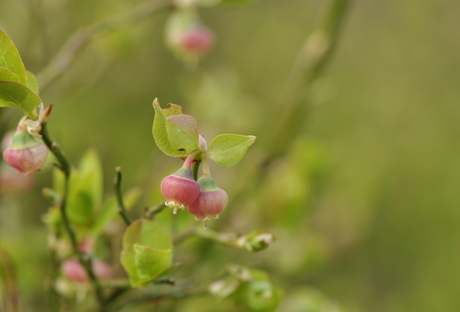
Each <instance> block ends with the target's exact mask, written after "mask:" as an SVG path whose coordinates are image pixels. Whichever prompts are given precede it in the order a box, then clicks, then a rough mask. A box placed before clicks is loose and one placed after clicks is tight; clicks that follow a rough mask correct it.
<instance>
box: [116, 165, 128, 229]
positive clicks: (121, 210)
mask: <svg viewBox="0 0 460 312" xmlns="http://www.w3.org/2000/svg"><path fill="white" fill-rule="evenodd" d="M115 171H116V173H117V175H116V176H115V178H114V179H113V188H114V190H115V195H116V197H117V202H118V213H119V214H120V216H121V217H122V218H123V220H124V221H125V223H126V225H128V226H129V225H130V224H131V223H132V221H131V219H130V218H129V216H128V213H127V212H126V207H125V204H124V203H123V195H122V193H121V177H122V176H121V168H120V167H116V168H115Z"/></svg>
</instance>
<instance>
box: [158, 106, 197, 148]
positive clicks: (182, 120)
mask: <svg viewBox="0 0 460 312" xmlns="http://www.w3.org/2000/svg"><path fill="white" fill-rule="evenodd" d="M169 106H170V107H169V108H161V106H160V103H159V101H158V99H155V100H154V101H153V108H154V109H155V117H154V119H153V127H152V134H153V138H154V139H155V143H156V144H157V146H158V148H159V149H160V150H161V151H162V152H163V153H165V154H166V155H169V156H173V157H180V156H186V155H189V154H191V153H192V152H194V151H196V150H198V137H199V134H198V123H197V122H196V120H195V119H194V118H193V117H192V116H189V115H184V114H183V113H182V108H181V107H180V106H179V105H175V104H169Z"/></svg>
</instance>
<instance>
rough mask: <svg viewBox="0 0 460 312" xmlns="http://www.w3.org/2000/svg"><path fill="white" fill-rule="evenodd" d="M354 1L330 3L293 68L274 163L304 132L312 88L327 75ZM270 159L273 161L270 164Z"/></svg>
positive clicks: (285, 92) (282, 96) (282, 98)
mask: <svg viewBox="0 0 460 312" xmlns="http://www.w3.org/2000/svg"><path fill="white" fill-rule="evenodd" d="M350 2H351V0H330V1H329V2H328V4H327V6H326V9H325V11H324V13H323V15H322V17H321V18H320V20H319V23H318V24H317V26H316V28H315V30H313V32H312V33H311V34H310V35H309V36H308V37H307V39H306V41H305V43H304V44H303V46H302V48H301V49H300V51H299V53H298V54H297V57H296V59H295V61H294V63H293V65H292V68H291V71H290V74H289V76H288V78H287V80H286V83H285V86H284V88H283V90H282V92H281V94H280V98H279V101H278V102H279V103H283V108H285V109H284V110H283V112H284V116H282V119H281V121H280V122H279V123H278V127H277V128H276V129H275V136H274V140H273V141H272V142H273V143H274V144H273V146H272V149H271V156H270V159H275V158H277V157H279V156H280V155H281V154H283V153H284V152H285V150H286V149H287V148H288V145H289V144H290V142H292V139H290V138H291V136H295V134H296V133H297V132H298V131H299V130H300V127H301V126H302V124H303V122H304V121H305V119H306V117H307V116H308V112H309V110H308V106H309V105H308V101H307V100H306V95H307V93H308V91H309V88H310V86H311V85H312V83H313V82H314V81H316V80H317V79H318V77H319V76H320V75H321V74H322V72H323V71H324V68H325V67H326V65H327V63H328V62H329V60H330V58H331V55H332V52H333V51H334V50H335V48H336V46H337V44H338V41H339V35H340V30H341V28H340V26H341V25H342V22H343V20H344V17H345V13H346V10H347V8H348V6H349V4H350ZM270 159H269V161H270Z"/></svg>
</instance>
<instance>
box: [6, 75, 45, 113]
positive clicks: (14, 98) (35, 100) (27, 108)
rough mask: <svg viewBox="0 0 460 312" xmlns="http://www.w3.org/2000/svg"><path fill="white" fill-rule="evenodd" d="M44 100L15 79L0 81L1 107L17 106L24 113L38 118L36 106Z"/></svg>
mask: <svg viewBox="0 0 460 312" xmlns="http://www.w3.org/2000/svg"><path fill="white" fill-rule="evenodd" d="M41 102H42V100H41V99H40V97H39V96H38V95H36V94H35V93H34V92H32V90H30V89H29V88H27V87H26V86H24V85H22V84H20V83H18V82H15V81H0V107H2V106H3V107H5V106H9V107H17V108H20V109H22V110H23V112H24V114H25V115H26V116H27V117H29V118H31V119H37V118H38V115H37V112H36V108H37V106H38V105H40V103H41Z"/></svg>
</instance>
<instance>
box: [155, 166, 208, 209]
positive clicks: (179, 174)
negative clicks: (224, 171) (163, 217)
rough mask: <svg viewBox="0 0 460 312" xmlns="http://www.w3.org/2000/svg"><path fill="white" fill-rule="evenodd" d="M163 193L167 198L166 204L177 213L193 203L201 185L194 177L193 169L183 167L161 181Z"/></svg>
mask: <svg viewBox="0 0 460 312" xmlns="http://www.w3.org/2000/svg"><path fill="white" fill-rule="evenodd" d="M161 193H162V194H163V196H164V198H165V199H166V202H165V205H166V206H167V207H170V208H172V209H173V213H174V214H176V213H177V209H181V210H184V209H185V206H189V205H190V204H192V203H193V202H194V201H195V200H196V198H197V197H198V195H199V194H200V186H199V185H198V183H197V182H196V181H195V179H193V174H192V171H191V170H190V169H188V168H185V167H182V168H180V169H179V170H177V171H176V172H175V173H174V174H171V175H169V176H167V177H165V178H164V179H163V181H161Z"/></svg>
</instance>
